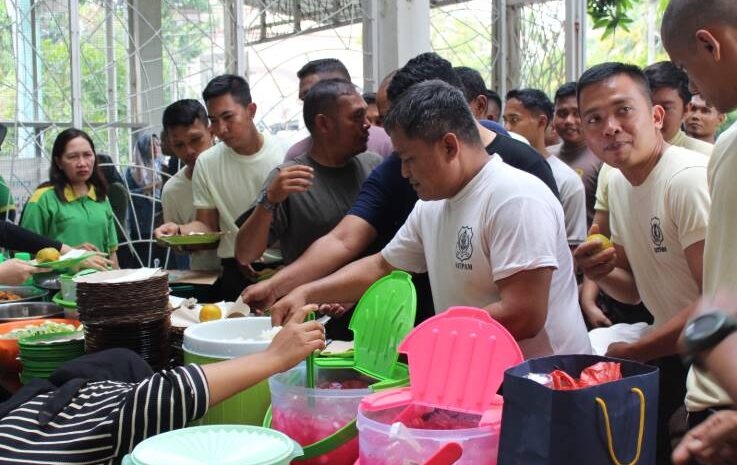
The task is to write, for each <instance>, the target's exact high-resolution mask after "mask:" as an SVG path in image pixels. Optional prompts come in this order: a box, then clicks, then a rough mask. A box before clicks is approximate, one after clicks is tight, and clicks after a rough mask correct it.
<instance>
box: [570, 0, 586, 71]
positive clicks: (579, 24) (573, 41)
mask: <svg viewBox="0 0 737 465" xmlns="http://www.w3.org/2000/svg"><path fill="white" fill-rule="evenodd" d="M586 15H587V12H586V1H585V0H566V22H565V33H566V81H576V80H578V77H579V76H581V74H583V72H584V70H585V69H586Z"/></svg>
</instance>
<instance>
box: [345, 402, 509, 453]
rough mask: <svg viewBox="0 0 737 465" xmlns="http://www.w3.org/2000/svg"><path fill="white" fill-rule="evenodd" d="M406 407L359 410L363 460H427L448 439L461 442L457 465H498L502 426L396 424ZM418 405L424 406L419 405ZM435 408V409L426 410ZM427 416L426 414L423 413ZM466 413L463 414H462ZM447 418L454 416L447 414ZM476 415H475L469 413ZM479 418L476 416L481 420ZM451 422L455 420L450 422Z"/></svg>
mask: <svg viewBox="0 0 737 465" xmlns="http://www.w3.org/2000/svg"><path fill="white" fill-rule="evenodd" d="M404 408H405V407H398V408H393V409H387V410H382V411H379V412H364V411H362V410H360V409H359V412H358V422H357V427H358V432H359V434H358V438H359V443H360V463H361V464H362V465H363V464H371V465H392V464H395V463H424V462H426V461H427V460H428V459H430V458H431V457H432V456H433V455H434V454H435V453H436V452H437V451H438V450H440V448H441V447H443V446H444V445H445V444H447V443H449V442H455V443H458V444H459V445H460V446H461V448H462V449H463V456H462V457H461V458H460V460H458V461H457V462H455V464H456V465H496V463H497V453H498V451H499V428H498V427H493V426H483V427H478V426H477V427H472V428H469V427H465V426H464V427H462V429H417V428H408V427H406V426H404V425H403V424H401V423H397V417H398V416H399V415H400V414H401V413H402V412H403V411H404ZM416 408H419V409H423V407H419V406H417V407H416ZM427 410H429V411H433V410H434V409H432V408H430V409H427ZM423 413H424V414H425V415H427V413H429V412H427V413H425V412H423ZM460 415H463V414H460ZM444 416H445V417H446V418H452V414H451V415H450V416H448V415H444ZM466 416H467V417H473V416H472V415H466ZM479 418H480V417H476V421H478V419H479ZM449 423H452V421H449Z"/></svg>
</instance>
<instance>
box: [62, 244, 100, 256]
mask: <svg viewBox="0 0 737 465" xmlns="http://www.w3.org/2000/svg"><path fill="white" fill-rule="evenodd" d="M74 248H75V249H80V250H88V251H90V252H99V251H100V249H98V248H97V247H96V246H95V245H94V244H90V243H89V242H84V243H82V244H79V245H75V246H74ZM62 253H63V252H62Z"/></svg>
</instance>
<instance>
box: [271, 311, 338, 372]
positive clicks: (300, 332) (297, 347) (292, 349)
mask: <svg viewBox="0 0 737 465" xmlns="http://www.w3.org/2000/svg"><path fill="white" fill-rule="evenodd" d="M316 310H317V305H305V306H303V307H301V308H299V309H297V310H295V311H294V312H293V313H292V314H291V316H290V317H289V319H288V320H287V322H286V323H285V324H284V327H283V328H282V330H281V331H279V332H278V333H277V335H276V336H274V340H273V341H271V344H270V345H269V348H268V349H266V352H265V354H264V355H265V356H267V357H273V359H274V360H275V363H276V366H277V367H278V368H279V371H285V370H288V369H290V368H292V367H293V366H294V365H296V364H298V363H299V362H301V361H302V360H304V359H305V358H307V356H308V355H310V354H311V353H313V352H314V351H316V350H322V349H324V348H325V327H324V326H323V325H321V324H320V323H318V322H317V321H314V320H313V321H304V320H305V318H306V317H307V314H308V313H310V312H314V311H316Z"/></svg>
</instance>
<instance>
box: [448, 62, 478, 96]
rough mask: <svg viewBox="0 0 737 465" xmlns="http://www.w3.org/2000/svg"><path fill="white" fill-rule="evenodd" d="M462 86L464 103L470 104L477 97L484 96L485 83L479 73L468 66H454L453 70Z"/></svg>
mask: <svg viewBox="0 0 737 465" xmlns="http://www.w3.org/2000/svg"><path fill="white" fill-rule="evenodd" d="M453 71H455V72H456V74H457V75H458V78H459V79H460V80H461V84H463V93H464V94H465V96H466V101H467V102H470V101H472V100H473V99H475V98H476V97H478V96H479V95H483V96H486V83H485V82H484V78H483V77H481V73H479V72H478V71H476V70H475V69H473V68H469V67H468V66H456V67H455V68H453Z"/></svg>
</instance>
